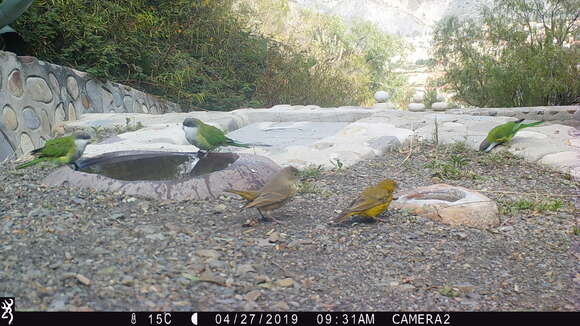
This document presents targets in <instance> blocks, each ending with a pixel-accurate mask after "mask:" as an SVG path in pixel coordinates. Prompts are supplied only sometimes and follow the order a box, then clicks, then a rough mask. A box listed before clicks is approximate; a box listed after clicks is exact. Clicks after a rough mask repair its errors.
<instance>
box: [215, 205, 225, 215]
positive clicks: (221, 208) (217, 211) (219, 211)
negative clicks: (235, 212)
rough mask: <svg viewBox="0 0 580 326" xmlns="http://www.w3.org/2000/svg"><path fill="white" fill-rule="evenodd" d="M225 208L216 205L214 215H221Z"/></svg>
mask: <svg viewBox="0 0 580 326" xmlns="http://www.w3.org/2000/svg"><path fill="white" fill-rule="evenodd" d="M226 209H227V207H226V205H224V204H218V205H216V206H215V207H214V208H213V212H214V214H223V213H224V212H225V211H226Z"/></svg>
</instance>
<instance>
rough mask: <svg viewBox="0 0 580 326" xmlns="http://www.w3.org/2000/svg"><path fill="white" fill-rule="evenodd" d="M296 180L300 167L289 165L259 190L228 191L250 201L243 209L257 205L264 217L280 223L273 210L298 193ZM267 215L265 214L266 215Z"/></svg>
mask: <svg viewBox="0 0 580 326" xmlns="http://www.w3.org/2000/svg"><path fill="white" fill-rule="evenodd" d="M296 181H298V169H296V168H295V167H292V166H288V167H285V168H283V169H282V170H280V171H279V172H278V173H276V174H275V175H274V176H273V177H272V178H270V180H268V182H267V183H266V184H265V185H264V186H263V187H262V188H260V189H259V190H257V191H252V190H235V189H228V190H225V191H227V192H231V193H234V194H237V195H239V196H241V197H243V198H244V199H246V200H248V203H247V204H246V205H244V207H242V209H247V208H252V207H255V208H257V209H258V212H259V213H260V215H261V216H262V218H263V219H266V218H268V219H270V220H273V221H274V222H278V223H280V221H278V220H277V219H275V218H274V217H273V216H272V211H273V210H275V209H278V208H280V207H282V205H284V204H285V203H286V202H287V201H288V200H289V199H290V198H292V196H293V195H294V194H295V193H296ZM264 215H265V216H264Z"/></svg>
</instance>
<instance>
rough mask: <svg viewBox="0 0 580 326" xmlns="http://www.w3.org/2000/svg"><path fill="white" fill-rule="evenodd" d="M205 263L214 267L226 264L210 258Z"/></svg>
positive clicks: (222, 267)
mask: <svg viewBox="0 0 580 326" xmlns="http://www.w3.org/2000/svg"><path fill="white" fill-rule="evenodd" d="M206 264H207V265H208V266H209V267H211V268H214V269H224V267H226V266H227V263H226V262H223V261H221V260H217V259H210V260H208V261H207V262H206Z"/></svg>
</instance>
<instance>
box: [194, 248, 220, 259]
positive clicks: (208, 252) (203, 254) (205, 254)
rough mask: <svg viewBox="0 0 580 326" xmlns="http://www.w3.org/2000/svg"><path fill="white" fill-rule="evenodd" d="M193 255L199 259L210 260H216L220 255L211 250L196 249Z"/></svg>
mask: <svg viewBox="0 0 580 326" xmlns="http://www.w3.org/2000/svg"><path fill="white" fill-rule="evenodd" d="M195 254H196V255H198V256H200V257H205V258H212V259H217V258H219V257H220V256H221V254H220V253H219V252H217V251H215V250H212V249H198V250H197V251H196V252H195Z"/></svg>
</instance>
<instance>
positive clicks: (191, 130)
mask: <svg viewBox="0 0 580 326" xmlns="http://www.w3.org/2000/svg"><path fill="white" fill-rule="evenodd" d="M183 131H184V132H185V138H186V139H187V141H188V142H189V143H190V144H192V145H194V146H196V147H197V148H199V149H200V150H204V151H212V150H214V149H216V148H218V147H221V146H236V147H245V148H249V147H250V145H249V144H242V143H238V142H236V141H235V140H233V139H231V138H228V137H226V135H225V134H224V132H223V131H221V130H220V129H218V128H216V127H214V126H210V125H208V124H205V123H203V122H202V121H201V120H199V119H195V118H187V119H185V120H183Z"/></svg>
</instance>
